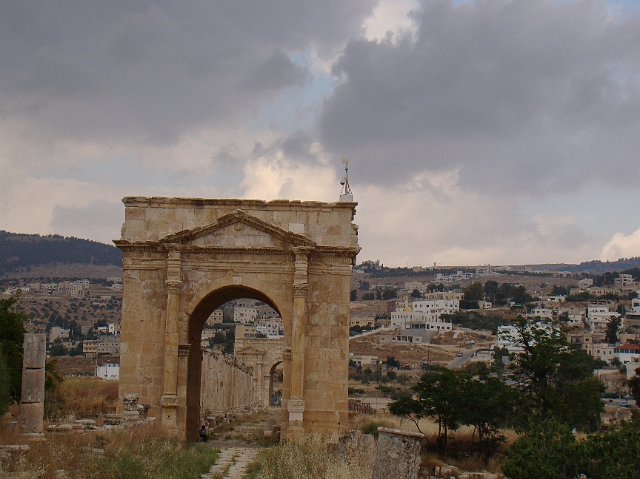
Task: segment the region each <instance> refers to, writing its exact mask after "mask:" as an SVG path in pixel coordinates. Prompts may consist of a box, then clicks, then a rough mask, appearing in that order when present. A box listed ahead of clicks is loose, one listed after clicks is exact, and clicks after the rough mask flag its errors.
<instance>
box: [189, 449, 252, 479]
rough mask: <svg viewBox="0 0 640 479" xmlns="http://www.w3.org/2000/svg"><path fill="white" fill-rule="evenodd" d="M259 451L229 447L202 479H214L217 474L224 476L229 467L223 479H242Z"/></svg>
mask: <svg viewBox="0 0 640 479" xmlns="http://www.w3.org/2000/svg"><path fill="white" fill-rule="evenodd" d="M257 452H258V449H256V448H253V447H229V448H226V449H222V450H221V451H220V455H219V456H218V460H217V461H216V463H215V464H214V465H213V466H211V469H209V472H208V473H207V474H202V475H201V476H200V477H201V478H202V479H212V478H214V477H216V474H220V475H222V474H224V471H225V469H227V467H229V466H230V467H229V470H228V471H227V473H226V475H223V476H222V478H223V479H241V478H242V477H244V473H245V471H246V470H247V466H248V465H249V463H250V462H251V461H253V458H254V457H255V455H256V454H257Z"/></svg>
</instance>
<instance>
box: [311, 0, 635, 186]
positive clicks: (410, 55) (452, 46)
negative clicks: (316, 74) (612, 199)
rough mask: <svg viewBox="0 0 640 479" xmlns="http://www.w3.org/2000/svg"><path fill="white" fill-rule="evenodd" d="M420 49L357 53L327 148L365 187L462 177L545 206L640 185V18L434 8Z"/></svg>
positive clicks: (569, 10)
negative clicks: (443, 173) (600, 187)
mask: <svg viewBox="0 0 640 479" xmlns="http://www.w3.org/2000/svg"><path fill="white" fill-rule="evenodd" d="M413 18H414V21H415V23H416V26H417V31H416V35H415V37H414V38H408V37H405V38H402V39H400V40H399V41H398V42H396V43H391V42H389V41H383V42H370V41H366V40H352V41H351V42H350V43H349V44H348V46H347V47H346V49H345V51H344V53H343V55H342V56H341V58H340V59H339V60H338V61H337V62H336V64H335V65H334V68H333V72H334V74H335V75H336V76H338V77H339V78H340V79H341V80H342V81H341V83H340V84H339V85H338V86H337V88H336V90H335V92H334V95H333V96H332V97H331V98H330V99H329V100H328V101H327V102H326V104H325V106H324V111H323V115H322V119H321V138H322V140H323V143H324V144H325V146H327V147H328V148H329V149H330V150H331V151H332V152H334V153H335V154H336V155H348V156H350V157H352V158H354V159H355V158H358V159H360V160H361V161H363V162H365V161H366V162H367V168H366V171H364V172H363V173H362V174H363V176H365V177H366V178H365V180H366V181H369V182H387V183H393V182H399V181H403V180H406V179H407V178H408V177H409V176H411V175H413V174H415V173H417V172H420V171H425V170H430V171H440V170H447V169H456V168H459V169H460V180H461V183H462V184H463V185H464V186H467V187H471V188H479V189H483V188H486V187H487V186H488V185H493V186H494V187H496V188H499V189H501V190H503V191H506V192H508V191H511V192H513V191H529V192H533V193H536V192H538V193H542V192H547V191H553V190H555V189H560V188H563V189H571V188H574V187H577V186H579V185H580V184H583V183H584V182H585V181H587V180H589V179H593V178H600V179H603V180H605V181H609V182H612V183H617V184H624V183H627V184H632V183H634V182H636V181H637V180H638V177H639V172H638V169H637V168H635V167H633V165H634V164H636V163H637V151H638V150H639V149H640V17H639V16H638V15H635V16H628V17H625V18H621V19H618V20H615V19H613V18H612V16H611V14H610V12H609V11H608V10H607V7H606V4H605V3H604V2H601V1H597V0H584V1H583V0H578V1H575V2H556V1H552V0H512V1H506V0H489V1H484V2H475V3H462V4H459V5H455V6H454V5H452V3H451V2H450V1H447V0H433V1H429V0H424V1H423V2H422V4H421V8H419V9H418V10H417V11H415V12H413Z"/></svg>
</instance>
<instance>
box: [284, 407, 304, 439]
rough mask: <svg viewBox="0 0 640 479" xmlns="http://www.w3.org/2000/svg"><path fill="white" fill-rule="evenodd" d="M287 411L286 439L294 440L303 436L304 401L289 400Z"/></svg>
mask: <svg viewBox="0 0 640 479" xmlns="http://www.w3.org/2000/svg"><path fill="white" fill-rule="evenodd" d="M287 410H288V411H289V425H288V427H287V439H295V438H296V437H299V436H301V435H302V434H304V399H296V398H293V399H289V401H287Z"/></svg>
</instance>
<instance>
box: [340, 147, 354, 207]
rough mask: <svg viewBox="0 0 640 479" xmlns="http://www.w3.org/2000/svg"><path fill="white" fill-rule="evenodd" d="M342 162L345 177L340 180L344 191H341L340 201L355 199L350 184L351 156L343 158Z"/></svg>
mask: <svg viewBox="0 0 640 479" xmlns="http://www.w3.org/2000/svg"><path fill="white" fill-rule="evenodd" d="M342 164H343V165H344V177H343V178H342V179H341V180H340V184H341V185H342V191H341V193H340V201H345V202H349V201H353V193H352V192H351V187H350V186H349V158H343V159H342Z"/></svg>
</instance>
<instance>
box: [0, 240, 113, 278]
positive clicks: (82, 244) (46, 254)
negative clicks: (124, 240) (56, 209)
mask: <svg viewBox="0 0 640 479" xmlns="http://www.w3.org/2000/svg"><path fill="white" fill-rule="evenodd" d="M48 263H91V264H114V265H120V264H121V263H122V251H120V250H119V249H118V248H116V247H115V246H113V245H107V244H103V243H98V242H97V241H90V240H83V239H78V238H73V237H68V238H65V237H63V236H60V235H48V236H40V235H27V234H16V233H9V232H7V231H0V272H5V271H13V270H15V269H16V268H23V267H30V266H33V265H38V264H48Z"/></svg>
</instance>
